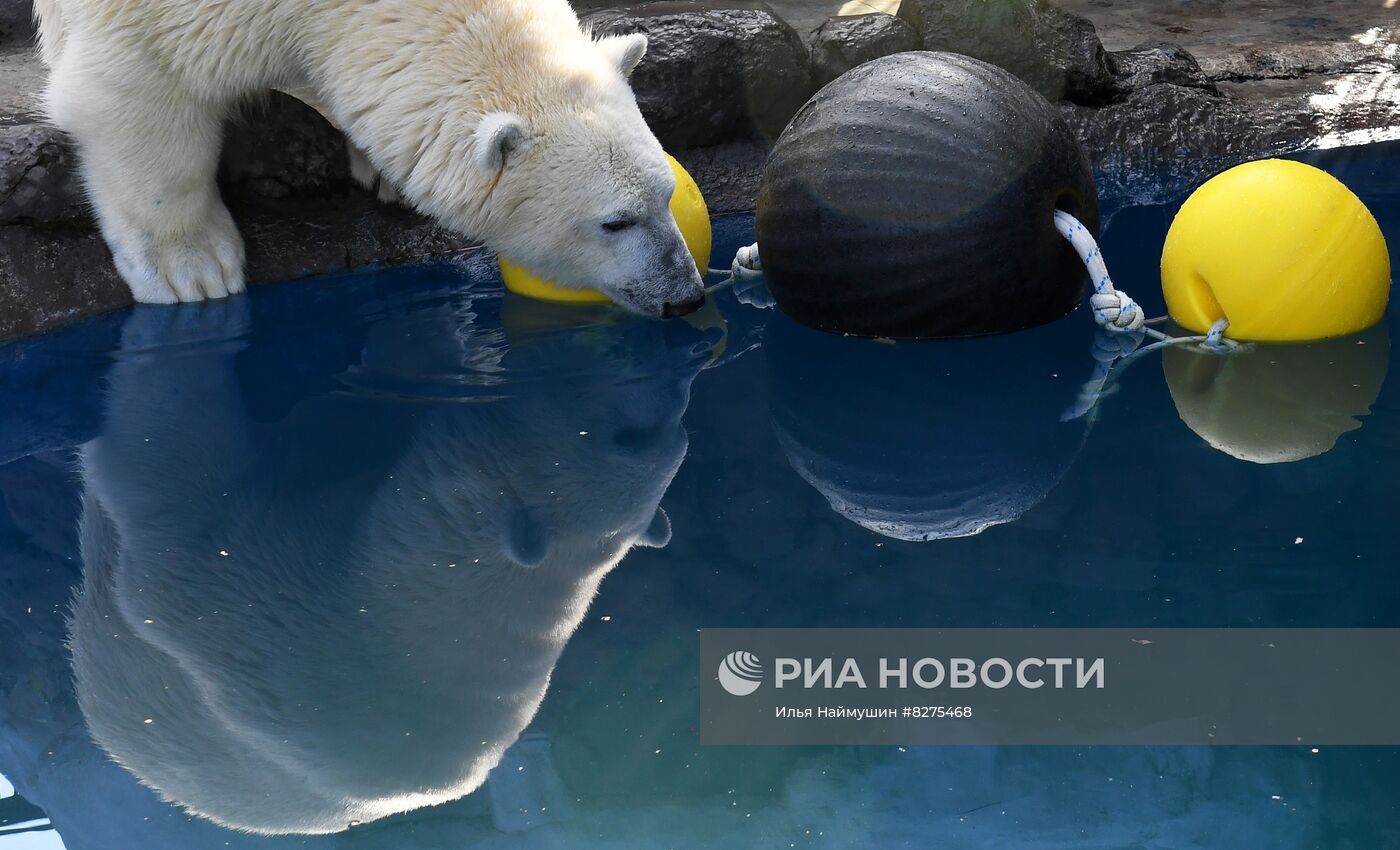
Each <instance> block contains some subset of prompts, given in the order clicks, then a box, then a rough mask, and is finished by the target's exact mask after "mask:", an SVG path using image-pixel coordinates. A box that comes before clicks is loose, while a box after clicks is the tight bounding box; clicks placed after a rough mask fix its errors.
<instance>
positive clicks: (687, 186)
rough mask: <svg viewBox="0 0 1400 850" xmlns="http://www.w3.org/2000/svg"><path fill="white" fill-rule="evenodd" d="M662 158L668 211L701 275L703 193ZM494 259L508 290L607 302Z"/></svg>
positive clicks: (706, 217)
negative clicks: (671, 186)
mask: <svg viewBox="0 0 1400 850" xmlns="http://www.w3.org/2000/svg"><path fill="white" fill-rule="evenodd" d="M666 159H667V160H668V161H669V162H670V163H671V170H672V171H673V172H675V175H676V191H675V192H673V193H672V194H671V215H672V216H674V217H675V219H676V224H677V225H678V226H679V227H680V229H681V236H682V237H684V238H685V247H687V248H689V249H690V256H692V257H694V258H695V266H696V268H698V269H699V270H700V274H701V275H702V276H703V275H704V274H705V269H706V268H707V267H708V266H709V263H710V239H711V233H710V211H709V209H708V208H707V207H706V206H705V197H704V195H702V194H700V187H699V186H697V185H696V184H695V179H694V178H693V177H691V176H690V172H688V171H686V170H685V168H683V167H682V166H681V164H680V163H679V162H676V159H675V157H673V156H671V155H670V154H667V155H666ZM497 259H498V262H499V263H500V265H501V278H502V279H503V280H504V281H505V284H506V289H509V290H510V291H511V292H514V293H517V294H519V295H526V296H529V297H530V298H539V299H541V300H544V301H560V302H564V303H570V304H608V303H611V299H610V298H608V296H606V295H604V294H603V293H601V292H598V291H596V290H593V289H568V288H565V287H562V286H556V285H555V284H553V283H550V282H548V281H545V280H541V279H540V278H538V277H535V276H534V275H532V274H530V273H529V272H528V271H526V270H525V269H523V268H521V267H520V266H517V265H516V264H515V263H512V262H511V261H510V260H507V259H506V258H505V257H499V258H497Z"/></svg>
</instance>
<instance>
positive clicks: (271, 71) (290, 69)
mask: <svg viewBox="0 0 1400 850" xmlns="http://www.w3.org/2000/svg"><path fill="white" fill-rule="evenodd" d="M35 6H36V12H37V14H38V17H39V24H40V27H39V29H40V47H41V52H42V54H43V57H44V60H45V61H46V62H47V63H48V65H49V66H50V69H51V73H50V78H49V84H48V88H47V91H46V94H45V103H46V107H47V110H48V113H49V115H50V117H51V118H52V120H53V121H54V122H55V123H56V124H57V125H58V126H60V127H61V128H63V129H64V130H66V131H67V132H69V133H70V134H71V135H72V136H73V137H74V138H75V139H76V141H77V143H78V146H79V148H80V151H81V159H82V164H83V166H82V167H83V175H84V180H85V182H86V185H87V188H88V193H89V195H90V197H91V200H92V203H93V205H94V207H95V210H96V213H97V218H98V221H99V223H100V225H101V227H102V233H103V236H104V237H105V238H106V240H107V244H108V246H109V247H110V248H111V250H112V256H113V259H114V260H115V262H116V266H117V270H118V271H119V272H120V273H121V275H122V277H123V278H124V279H125V280H126V282H127V284H128V285H129V286H130V287H131V291H132V294H133V296H134V297H135V298H136V300H138V301H147V302H159V303H169V302H174V301H199V300H202V299H204V298H220V297H223V296H225V295H228V294H230V293H235V292H240V291H242V289H243V286H244V281H243V243H242V240H241V238H240V236H239V234H238V230H237V228H236V227H235V226H234V223H233V219H232V218H231V217H230V215H229V212H228V210H227V208H225V206H224V204H223V201H222V200H221V199H220V197H219V192H218V188H217V186H216V185H215V172H216V170H217V165H218V159H219V148H220V142H221V129H222V124H223V121H224V119H225V118H226V117H227V116H228V115H229V113H230V112H231V111H232V110H234V109H235V108H237V107H238V105H239V104H240V103H242V102H245V101H246V100H247V99H248V98H250V97H252V96H254V95H256V94H258V93H260V92H263V91H265V90H267V89H268V88H270V87H277V88H284V89H285V88H306V89H309V90H310V91H311V92H312V93H314V95H315V96H316V98H317V99H318V100H319V101H320V103H321V105H322V106H323V108H324V109H325V110H326V111H327V112H328V113H329V114H330V116H331V117H332V118H333V119H334V120H335V122H336V123H337V124H338V125H339V126H340V127H341V128H342V129H343V130H344V131H345V133H346V135H347V136H348V138H349V140H350V142H351V144H352V145H353V146H354V147H356V148H358V149H359V150H360V151H363V152H364V154H365V156H367V157H368V159H369V161H370V162H371V163H372V164H373V166H374V167H375V168H377V169H379V171H380V172H382V174H383V175H384V177H385V178H386V179H387V181H388V182H389V184H390V185H392V186H393V187H394V188H395V189H396V190H397V191H398V193H399V194H400V195H401V196H402V197H403V198H404V199H406V200H407V201H408V202H409V203H410V204H412V205H413V206H414V207H416V208H417V209H418V210H419V211H421V212H423V213H425V214H428V215H431V216H433V217H435V218H436V219H438V220H439V221H441V222H442V223H443V224H445V225H446V226H448V227H450V228H452V229H454V230H457V231H459V232H461V233H463V234H466V235H468V236H470V237H472V238H476V239H480V240H482V241H484V242H485V243H486V244H487V245H489V246H490V247H492V248H494V249H496V250H497V251H500V252H501V253H503V254H505V255H508V256H510V257H511V258H512V259H514V260H515V261H516V262H518V263H520V264H522V265H524V266H526V267H528V268H530V269H532V270H533V271H535V272H536V273H538V274H540V275H542V276H544V277H546V278H549V279H552V280H555V281H557V282H558V283H560V284H561V285H564V286H572V287H581V288H591V289H597V290H600V291H602V292H604V293H606V294H607V295H608V296H610V297H611V298H612V299H613V300H614V301H616V302H618V303H619V304H622V305H623V306H625V307H628V308H630V309H632V310H634V311H636V312H639V313H643V314H646V315H652V316H670V315H679V314H681V313H685V312H689V311H690V310H693V309H695V308H697V307H698V306H699V305H700V304H701V303H702V302H703V300H704V290H703V288H702V284H701V280H700V275H699V272H698V271H697V269H696V268H695V264H694V262H692V260H691V258H690V255H689V253H688V252H687V251H686V247H685V243H684V241H683V240H682V238H681V234H680V231H679V229H678V228H677V226H676V223H675V220H674V219H673V218H672V216H671V214H670V211H669V209H668V202H669V199H670V196H671V193H672V191H673V190H674V187H675V178H674V176H673V174H672V172H671V169H670V167H669V166H668V164H667V162H666V159H665V156H664V154H663V152H662V149H661V145H660V144H659V143H658V142H657V140H656V137H655V136H654V135H652V133H651V131H650V130H649V129H648V128H647V126H646V123H645V122H644V121H643V119H642V116H641V112H640V111H639V110H638V108H637V103H636V99H635V97H634V96H633V94H632V91H631V89H630V87H629V85H628V82H627V75H628V74H630V73H631V71H632V69H633V68H635V67H636V65H637V63H638V62H639V61H641V58H642V55H643V54H644V53H645V51H646V38H645V36H642V35H629V36H619V37H613V38H604V39H601V40H597V41H595V40H593V39H592V38H591V37H590V35H589V34H588V33H586V32H584V31H583V29H582V28H581V27H580V25H579V21H578V17H577V16H576V15H575V14H574V12H573V11H572V10H571V9H570V8H569V5H568V3H567V2H566V0H239V2H236V3H229V2H224V0H183V2H178V3H172V2H169V0H36V3H35ZM357 170H358V171H363V170H364V168H363V163H361V164H360V167H359V168H358V169H357Z"/></svg>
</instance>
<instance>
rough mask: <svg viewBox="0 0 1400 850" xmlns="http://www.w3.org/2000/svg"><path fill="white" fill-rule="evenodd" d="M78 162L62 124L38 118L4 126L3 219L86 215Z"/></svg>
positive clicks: (0, 135) (0, 160) (0, 163)
mask: <svg viewBox="0 0 1400 850" xmlns="http://www.w3.org/2000/svg"><path fill="white" fill-rule="evenodd" d="M77 168H78V161H77V156H76V155H74V153H73V149H72V148H71V147H70V146H69V145H68V140H67V139H66V138H65V137H64V135H63V133H61V132H59V131H58V130H55V129H54V128H52V127H49V126H46V125H44V124H38V123H34V124H14V125H9V126H0V225H8V224H34V223H44V224H69V223H72V222H76V221H81V220H83V219H84V218H85V217H86V212H85V210H84V200H83V191H82V186H81V184H80V182H79V180H78V170H77Z"/></svg>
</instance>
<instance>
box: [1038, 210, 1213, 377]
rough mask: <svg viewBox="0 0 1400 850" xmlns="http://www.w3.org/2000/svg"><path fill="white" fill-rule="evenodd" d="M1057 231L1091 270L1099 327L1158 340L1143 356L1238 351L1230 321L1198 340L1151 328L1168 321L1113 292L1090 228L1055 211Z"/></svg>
mask: <svg viewBox="0 0 1400 850" xmlns="http://www.w3.org/2000/svg"><path fill="white" fill-rule="evenodd" d="M1055 229H1056V230H1058V231H1059V232H1060V235H1061V236H1063V237H1065V239H1067V240H1069V244H1070V245H1071V246H1072V247H1073V248H1074V252H1075V253H1076V254H1078V255H1079V259H1081V260H1083V261H1084V268H1086V269H1088V270H1089V279H1090V280H1092V281H1093V283H1094V294H1093V295H1090V296H1089V306H1090V307H1091V308H1093V315H1094V321H1096V322H1098V323H1099V327H1101V328H1103V329H1104V330H1106V331H1109V332H1110V333H1138V332H1141V333H1142V334H1145V335H1146V336H1150V337H1152V338H1153V339H1155V340H1157V344H1154V345H1151V346H1148V347H1147V349H1144V353H1145V352H1146V351H1150V350H1153V349H1155V348H1160V347H1161V346H1162V345H1197V346H1199V347H1201V348H1205V349H1207V350H1209V351H1214V352H1215V353H1217V354H1229V353H1230V352H1232V351H1234V350H1235V349H1237V348H1239V343H1238V342H1235V341H1234V340H1232V339H1229V338H1228V337H1226V336H1225V331H1227V330H1229V328H1230V320H1229V319H1225V318H1221V319H1220V320H1218V321H1217V322H1216V323H1215V324H1213V325H1211V327H1210V330H1209V331H1207V332H1206V333H1205V334H1201V335H1198V336H1170V335H1168V334H1164V333H1162V332H1161V331H1159V330H1156V329H1154V328H1151V327H1148V325H1155V324H1158V323H1160V322H1164V321H1166V317H1165V316H1163V317H1161V318H1157V319H1148V318H1147V314H1146V313H1144V312H1143V311H1142V308H1141V307H1140V306H1138V303H1137V302H1136V301H1134V300H1133V299H1132V298H1131V297H1130V296H1129V295H1128V294H1127V293H1126V292H1120V291H1119V290H1117V289H1115V288H1114V286H1113V281H1112V280H1111V279H1110V278H1109V276H1108V266H1106V265H1105V264H1104V261H1103V254H1102V252H1100V251H1099V243H1097V242H1095V241H1094V235H1093V234H1092V233H1090V232H1089V228H1087V227H1085V226H1084V225H1083V224H1082V223H1081V222H1080V221H1079V219H1077V218H1075V217H1074V216H1072V215H1070V214H1069V213H1067V212H1065V211H1064V210H1055Z"/></svg>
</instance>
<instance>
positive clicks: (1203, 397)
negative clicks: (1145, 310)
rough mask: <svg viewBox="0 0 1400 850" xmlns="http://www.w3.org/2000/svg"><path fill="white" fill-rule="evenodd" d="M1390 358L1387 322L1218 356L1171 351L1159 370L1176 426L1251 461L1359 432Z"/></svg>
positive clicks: (1307, 453) (1314, 448)
mask: <svg viewBox="0 0 1400 850" xmlns="http://www.w3.org/2000/svg"><path fill="white" fill-rule="evenodd" d="M1389 360H1390V335H1389V333H1388V332H1387V331H1386V328H1385V325H1377V326H1376V327H1374V328H1372V329H1371V330H1369V331H1366V332H1364V333H1361V334H1358V335H1357V336H1351V337H1346V338H1344V339H1332V340H1327V341H1325V342H1315V343H1309V344H1305V345H1261V346H1259V347H1257V348H1254V349H1251V350H1249V351H1244V352H1239V353H1236V354H1232V355H1230V356H1229V357H1220V356H1218V355H1215V354H1209V353H1204V352H1196V351H1189V350H1186V349H1183V348H1180V347H1175V346H1173V347H1170V348H1168V349H1167V350H1166V351H1164V352H1163V353H1162V370H1163V371H1164V372H1165V373H1166V377H1167V387H1168V388H1169V389H1170V390H1171V394H1172V401H1174V402H1176V411H1177V413H1178V414H1179V415H1180V416H1181V421H1182V422H1185V423H1186V426H1187V427H1188V428H1190V429H1191V430H1192V431H1195V432H1196V433H1197V434H1199V435H1200V437H1201V439H1203V440H1205V441H1206V442H1207V443H1209V444H1210V445H1211V446H1212V447H1214V448H1216V449H1219V450H1220V451H1222V452H1224V453H1225V454H1227V455H1230V456H1231V457H1236V458H1239V459H1240V460H1247V461H1252V462H1253V463H1288V462H1290V461H1295V460H1303V459H1304V458H1310V457H1316V456H1317V455H1320V454H1325V453H1326V452H1328V451H1330V450H1331V449H1332V447H1333V446H1334V445H1336V443H1337V439H1338V438H1339V437H1341V436H1342V435H1343V434H1345V433H1347V432H1348V431H1354V430H1356V429H1357V428H1360V427H1361V422H1360V420H1359V419H1358V417H1361V416H1365V415H1366V414H1368V413H1370V412H1371V405H1372V404H1374V403H1375V401H1376V397H1377V396H1378V395H1380V391H1381V384H1383V383H1385V375H1386V369H1387V364H1388V363H1389Z"/></svg>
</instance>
